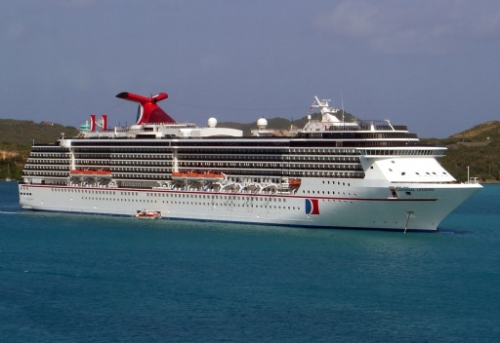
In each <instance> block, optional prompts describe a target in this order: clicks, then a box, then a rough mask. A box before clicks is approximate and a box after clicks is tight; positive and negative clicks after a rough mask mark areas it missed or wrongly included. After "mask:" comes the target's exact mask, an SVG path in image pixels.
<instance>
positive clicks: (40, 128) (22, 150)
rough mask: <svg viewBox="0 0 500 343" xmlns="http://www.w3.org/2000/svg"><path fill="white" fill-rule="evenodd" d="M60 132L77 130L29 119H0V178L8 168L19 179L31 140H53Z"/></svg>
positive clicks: (48, 141) (45, 141)
mask: <svg viewBox="0 0 500 343" xmlns="http://www.w3.org/2000/svg"><path fill="white" fill-rule="evenodd" d="M62 132H64V133H65V135H66V137H72V136H76V135H77V134H78V130H77V129H76V128H74V127H72V126H63V125H60V124H52V123H40V124H37V123H35V122H33V121H31V120H15V119H0V158H1V159H0V179H5V178H6V177H7V175H8V173H9V169H10V174H11V177H12V178H13V179H20V178H21V174H22V168H23V166H24V163H25V162H26V159H27V158H28V155H29V151H30V146H31V144H32V143H33V141H34V142H35V143H50V142H55V141H56V140H57V139H58V138H59V137H60V135H61V133H62Z"/></svg>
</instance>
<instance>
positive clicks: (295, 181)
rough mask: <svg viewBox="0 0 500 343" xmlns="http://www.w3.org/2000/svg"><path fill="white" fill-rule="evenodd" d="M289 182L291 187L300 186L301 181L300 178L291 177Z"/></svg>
mask: <svg viewBox="0 0 500 343" xmlns="http://www.w3.org/2000/svg"><path fill="white" fill-rule="evenodd" d="M288 183H289V184H290V187H300V184H301V181H300V180H299V179H290V180H289V181H288Z"/></svg>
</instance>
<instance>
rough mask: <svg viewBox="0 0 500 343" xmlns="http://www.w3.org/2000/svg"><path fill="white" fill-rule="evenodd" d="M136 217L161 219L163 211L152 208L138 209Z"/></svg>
mask: <svg viewBox="0 0 500 343" xmlns="http://www.w3.org/2000/svg"><path fill="white" fill-rule="evenodd" d="M134 217H136V218H141V219H159V218H161V212H160V211H150V210H137V213H136V214H134Z"/></svg>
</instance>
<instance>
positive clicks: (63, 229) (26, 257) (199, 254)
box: [0, 182, 500, 343]
mask: <svg viewBox="0 0 500 343" xmlns="http://www.w3.org/2000/svg"><path fill="white" fill-rule="evenodd" d="M16 187H17V183H15V182H11V183H5V182H1V183H0V342H51V343H54V342H500V185H486V186H485V187H484V189H483V190H481V191H480V192H478V193H477V194H476V195H475V196H474V197H473V198H471V199H470V200H469V201H467V202H466V203H464V204H463V205H462V206H461V207H460V208H458V209H457V210H456V211H455V212H453V213H452V214H451V215H450V216H449V217H447V218H446V219H445V220H444V221H443V222H442V223H441V225H440V231H439V232H438V233H407V234H404V233H401V232H398V233H393V232H377V231H373V232H371V231H351V230H325V229H301V228H286V227H273V226H260V225H237V224H222V223H211V222H206V223H205V222H189V221H168V220H157V221H147V220H142V221H141V220H137V219H135V218H125V217H109V216H96V215H71V214H60V213H43V212H31V211H24V210H21V209H20V208H19V205H18V195H17V193H16Z"/></svg>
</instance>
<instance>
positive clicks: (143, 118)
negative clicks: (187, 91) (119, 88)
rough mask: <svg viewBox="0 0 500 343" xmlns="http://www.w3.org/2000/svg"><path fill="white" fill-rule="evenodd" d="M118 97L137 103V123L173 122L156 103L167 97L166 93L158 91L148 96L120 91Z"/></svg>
mask: <svg viewBox="0 0 500 343" xmlns="http://www.w3.org/2000/svg"><path fill="white" fill-rule="evenodd" d="M116 97H117V98H120V99H125V100H129V101H133V102H138V103H139V113H138V114H137V125H141V124H160V123H167V124H174V123H175V120H173V119H172V118H171V117H170V116H169V115H168V114H167V113H166V112H165V111H163V110H162V109H161V108H160V106H158V105H157V104H156V103H157V102H159V101H162V100H164V99H166V98H168V94H167V93H158V94H156V95H152V96H150V97H146V96H142V95H137V94H134V93H129V92H121V93H120V94H118V95H117V96H116Z"/></svg>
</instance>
